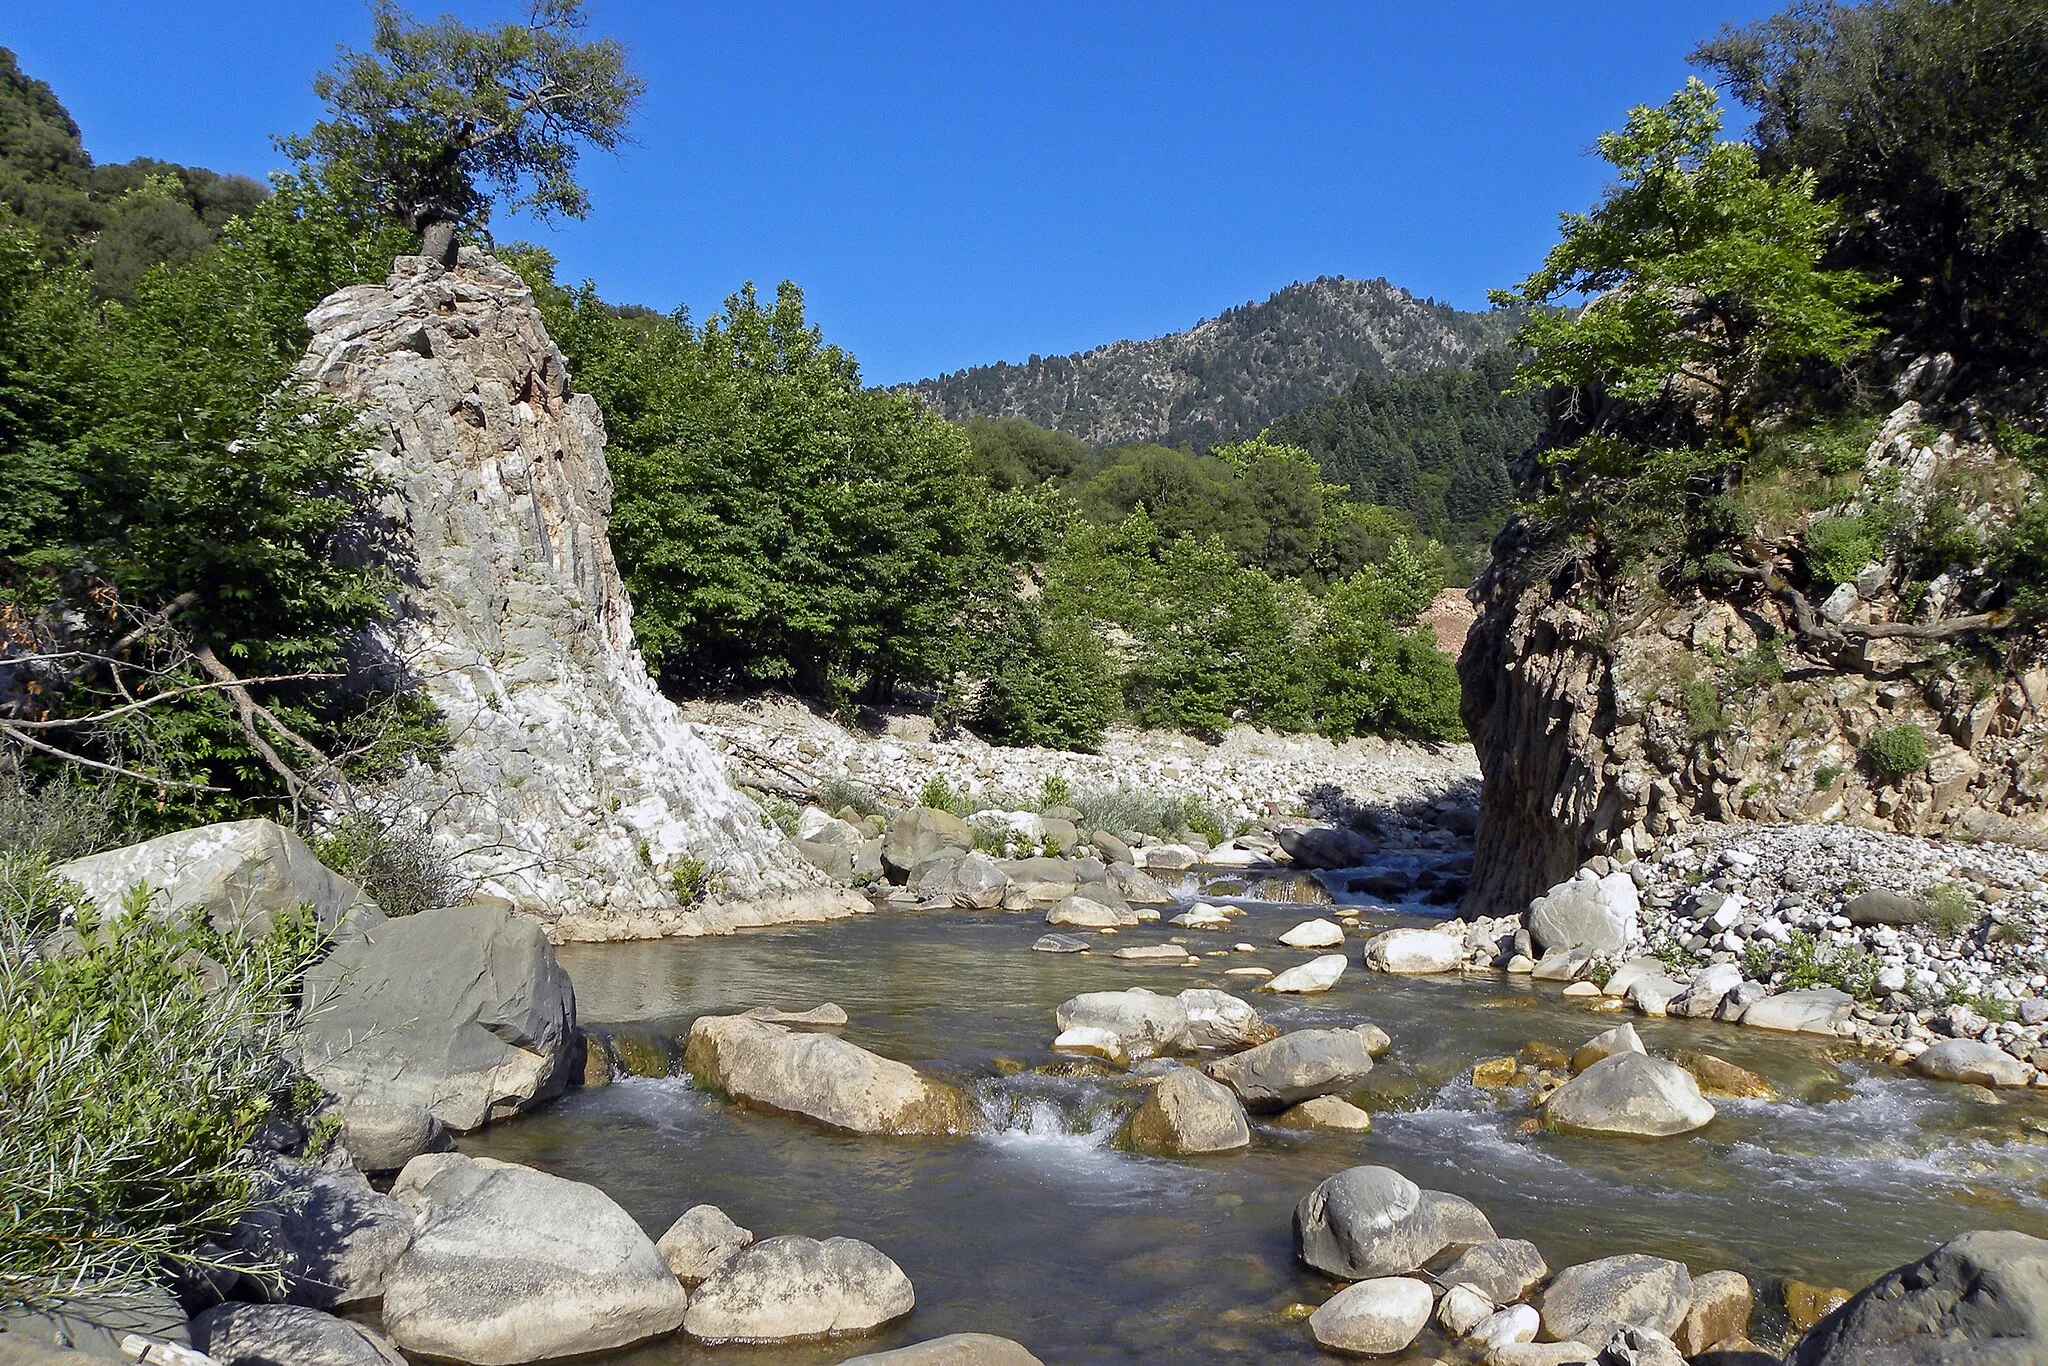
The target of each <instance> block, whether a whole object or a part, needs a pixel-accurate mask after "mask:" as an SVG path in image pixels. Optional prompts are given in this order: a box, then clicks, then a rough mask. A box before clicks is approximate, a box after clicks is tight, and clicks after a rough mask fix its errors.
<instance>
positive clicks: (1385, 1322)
mask: <svg viewBox="0 0 2048 1366" xmlns="http://www.w3.org/2000/svg"><path fill="white" fill-rule="evenodd" d="M1433 1302H1434V1297H1433V1296H1432V1295H1431V1294H1430V1289H1429V1285H1428V1284H1427V1283H1426V1282H1423V1281H1418V1280H1411V1279H1409V1278H1407V1277H1405V1276H1385V1277H1379V1278H1377V1279H1374V1280H1368V1281H1360V1282H1359V1283H1358V1284H1357V1285H1350V1286H1346V1287H1345V1288H1344V1289H1342V1290H1340V1291H1338V1292H1337V1293H1336V1294H1335V1295H1334V1296H1332V1297H1331V1298H1330V1300H1329V1302H1328V1303H1326V1304H1324V1305H1323V1307H1322V1308H1320V1309H1318V1310H1316V1312H1315V1313H1313V1314H1311V1315H1309V1320H1308V1328H1309V1332H1310V1333H1311V1334H1313V1335H1314V1337H1315V1340H1316V1342H1317V1343H1319V1344H1320V1345H1322V1346H1324V1347H1328V1348H1330V1349H1331V1350H1333V1351H1339V1352H1361V1353H1365V1354H1367V1355H1371V1356H1383V1355H1385V1354H1387V1353H1389V1352H1398V1351H1400V1350H1402V1349H1403V1348H1405V1347H1407V1346H1408V1344H1409V1343H1411V1342H1413V1341H1415V1339H1416V1338H1418V1337H1420V1336H1422V1330H1423V1328H1424V1327H1425V1326H1426V1325H1427V1324H1428V1323H1429V1311H1430V1306H1431V1304H1432V1303H1433Z"/></svg>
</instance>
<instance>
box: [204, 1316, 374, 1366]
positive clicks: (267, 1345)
mask: <svg viewBox="0 0 2048 1366" xmlns="http://www.w3.org/2000/svg"><path fill="white" fill-rule="evenodd" d="M192 1345H193V1346H194V1347H196V1348H198V1349H199V1350H200V1351H202V1352H204V1353H206V1355H208V1356H210V1357H212V1358H213V1359H214V1360H215V1361H217V1362H219V1363H220V1366H406V1361H405V1358H404V1357H402V1356H400V1355H399V1354H398V1349H397V1348H395V1347H393V1346H392V1345H391V1343H390V1342H389V1341H388V1340H387V1339H386V1338H385V1337H384V1336H383V1334H381V1333H373V1332H371V1331H370V1330H369V1329H367V1328H365V1327H363V1325H361V1324H360V1323H355V1322H352V1321H351V1320H349V1319H340V1318H336V1317H335V1316H334V1315H332V1314H323V1313H321V1312H320V1311H319V1310H317V1309H307V1308H304V1307H303V1306H301V1305H296V1304H218V1305H215V1306H214V1307H213V1308H211V1309H209V1310H207V1311H206V1312H205V1313H203V1314H201V1315H200V1316H199V1317H198V1318H196V1319H194V1320H192Z"/></svg>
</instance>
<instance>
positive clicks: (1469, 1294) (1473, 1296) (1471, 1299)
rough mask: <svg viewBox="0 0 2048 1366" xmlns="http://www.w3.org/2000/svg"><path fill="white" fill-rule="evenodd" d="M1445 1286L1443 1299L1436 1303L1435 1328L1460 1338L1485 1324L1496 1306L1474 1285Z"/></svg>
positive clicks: (1463, 1283)
mask: <svg viewBox="0 0 2048 1366" xmlns="http://www.w3.org/2000/svg"><path fill="white" fill-rule="evenodd" d="M1447 1286H1448V1288H1447V1289H1446V1290H1445V1291H1444V1297H1443V1299H1442V1300H1440V1301H1438V1302H1437V1306H1436V1321H1437V1326H1438V1327H1440V1328H1442V1329H1443V1330H1444V1331H1445V1332H1446V1333H1449V1334H1450V1335H1451V1336H1452V1337H1454V1338H1461V1337H1464V1336H1466V1335H1467V1334H1468V1333H1470V1332H1471V1331H1472V1330H1473V1329H1474V1328H1477V1327H1478V1326H1479V1325H1480V1324H1482V1323H1484V1322H1486V1319H1487V1317H1488V1316H1489V1315H1491V1314H1492V1313H1493V1311H1494V1309H1495V1307H1496V1306H1495V1305H1494V1302H1493V1301H1492V1300H1491V1299H1490V1298H1488V1296H1487V1294H1486V1292H1485V1291H1483V1290H1481V1289H1480V1288H1479V1287H1478V1286H1476V1285H1468V1284H1466V1283H1465V1282H1463V1281H1451V1282H1447Z"/></svg>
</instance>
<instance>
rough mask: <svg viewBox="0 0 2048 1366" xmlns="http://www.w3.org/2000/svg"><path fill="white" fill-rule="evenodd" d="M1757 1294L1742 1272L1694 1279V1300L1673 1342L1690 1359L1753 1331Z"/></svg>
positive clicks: (1723, 1272) (1714, 1272)
mask: <svg viewBox="0 0 2048 1366" xmlns="http://www.w3.org/2000/svg"><path fill="white" fill-rule="evenodd" d="M1755 1305H1756V1291H1755V1290H1754V1289H1752V1288H1751V1286H1750V1284H1749V1277H1747V1276H1745V1275H1743V1274H1742V1273H1741V1272H1740V1271H1709V1272H1707V1273H1706V1274H1704V1275H1700V1276H1695V1277H1693V1278H1692V1299H1691V1300H1690V1302H1689V1303H1688V1304H1687V1305H1686V1310H1685V1318H1684V1319H1683V1320H1682V1321H1681V1322H1680V1323H1679V1325H1678V1331H1677V1332H1675V1333H1673V1334H1672V1335H1671V1340H1672V1342H1673V1343H1675V1344H1676V1345H1677V1347H1678V1350H1679V1351H1681V1352H1683V1353H1684V1354H1685V1355H1686V1356H1689V1357H1695V1356H1698V1355H1699V1354H1700V1353H1702V1352H1704V1351H1706V1350H1707V1349H1708V1348H1709V1347H1712V1346H1713V1345H1714V1344H1715V1343H1717V1342H1726V1341H1728V1340H1730V1339H1732V1338H1739V1337H1741V1336H1742V1335H1743V1334H1744V1333H1746V1332H1748V1331H1749V1314H1750V1310H1751V1309H1753V1308H1754V1307H1755Z"/></svg>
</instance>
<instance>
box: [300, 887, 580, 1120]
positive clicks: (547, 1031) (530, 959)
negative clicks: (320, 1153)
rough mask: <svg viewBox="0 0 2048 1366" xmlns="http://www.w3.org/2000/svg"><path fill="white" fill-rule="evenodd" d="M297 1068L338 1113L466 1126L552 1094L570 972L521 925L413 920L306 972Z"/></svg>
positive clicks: (469, 914) (490, 917) (500, 914)
mask: <svg viewBox="0 0 2048 1366" xmlns="http://www.w3.org/2000/svg"><path fill="white" fill-rule="evenodd" d="M303 1030H304V1036H305V1060H306V1070H307V1071H308V1072H309V1073H311V1074H312V1075H313V1077H314V1079H315V1080H317V1081H319V1082H320V1084H321V1085H323V1086H325V1087H326V1088H327V1089H328V1090H330V1091H332V1092H334V1093H335V1094H336V1095H338V1096H340V1097H342V1099H343V1101H344V1103H345V1104H348V1103H353V1102H354V1101H356V1100H358V1099H368V1100H373V1101H377V1102H380V1103H383V1104H386V1105H410V1106H418V1107H422V1108H424V1109H426V1110H429V1111H431V1112H432V1113H433V1115H434V1117H435V1118H436V1119H438V1120H439V1121H440V1122H441V1123H442V1124H444V1125H446V1126H447V1127H448V1128H450V1129H453V1130H456V1131H458V1132H459V1131H465V1130H469V1129H475V1128H479V1127H481V1126H482V1125H484V1124H487V1123H489V1122H491V1121H492V1120H494V1119H503V1118H505V1117H507V1116H509V1115H513V1114H517V1113H519V1112H520V1111H522V1110H527V1109H531V1108H532V1107H533V1106H535V1105H537V1104H539V1103H541V1102H542V1101H544V1100H547V1099H549V1098H550V1097H552V1096H555V1095H559V1094H560V1093H561V1091H562V1089H563V1088H564V1087H565V1086H566V1085H567V1084H568V1080H569V1072H570V1062H571V1059H572V1055H573V1053H574V1051H575V1044H576V995H575V991H574V989H573V988H572V987H571V986H570V984H569V974H568V973H566V972H564V971H562V967H561V965H560V964H559V963H557V962H556V961H555V951H554V949H553V948H551V947H550V946H549V944H548V941H547V936H546V935H544V934H543V933H542V932H541V928H540V926H539V925H538V924H537V923H535V922H534V921H531V920H526V919H522V918H520V917H517V916H514V915H513V914H512V913H511V912H510V911H509V910H506V909H504V908H503V907H496V906H456V907H451V908H449V909H447V910H439V911H423V912H421V913H420V914H418V915H413V916H407V917H405V918H403V919H400V920H388V921H385V922H384V923H383V924H382V925H379V926H377V927H375V928H374V929H373V930H371V931H369V932H367V933H365V934H363V935H362V936H361V937H359V938H356V939H353V940H350V941H348V942H347V943H344V944H342V945H340V946H339V947H337V948H336V949H335V951H334V952H333V953H332V954H330V955H329V956H328V957H327V959H326V960H325V961H324V962H322V963H320V964H318V965H316V966H315V967H314V968H313V969H312V970H311V971H309V972H308V973H307V974H306V990H305V1009H304V1019H303Z"/></svg>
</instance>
